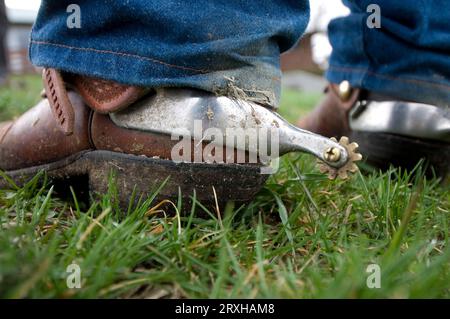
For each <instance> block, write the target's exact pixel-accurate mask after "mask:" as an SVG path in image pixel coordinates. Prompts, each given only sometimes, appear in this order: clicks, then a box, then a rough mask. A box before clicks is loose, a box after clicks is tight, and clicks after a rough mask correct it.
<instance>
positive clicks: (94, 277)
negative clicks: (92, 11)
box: [0, 76, 450, 298]
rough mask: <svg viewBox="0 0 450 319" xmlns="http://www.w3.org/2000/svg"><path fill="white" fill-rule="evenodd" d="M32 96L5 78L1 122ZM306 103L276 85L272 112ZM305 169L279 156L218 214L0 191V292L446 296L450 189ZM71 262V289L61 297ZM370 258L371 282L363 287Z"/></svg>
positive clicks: (30, 190) (290, 114)
mask: <svg viewBox="0 0 450 319" xmlns="http://www.w3.org/2000/svg"><path fill="white" fill-rule="evenodd" d="M39 91H40V83H39V80H38V78H37V77H34V76H29V77H24V78H20V79H19V78H13V80H12V81H11V84H10V85H9V87H7V88H3V89H1V88H0V119H1V120H5V119H9V118H12V117H14V116H17V115H19V114H20V113H21V112H22V111H23V110H25V109H26V108H27V107H28V106H29V105H30V104H31V103H32V102H34V101H36V100H37V99H38V98H39ZM318 98H319V96H318V95H313V94H304V93H298V92H295V91H285V92H284V95H283V103H282V104H283V105H282V107H281V113H282V114H283V115H284V116H286V117H287V118H288V119H290V120H291V121H294V120H295V119H296V118H297V116H298V115H299V114H304V113H305V112H307V110H308V109H310V108H311V107H312V106H313V105H314V104H315V103H316V101H317V100H318ZM288 106H289V107H288ZM314 162H315V161H314V160H313V158H312V157H310V156H307V155H299V154H294V155H289V156H285V157H283V158H282V165H281V169H280V171H279V172H278V173H277V174H276V175H274V176H272V177H271V178H270V180H269V182H268V183H267V185H266V187H265V188H264V189H263V190H262V191H261V192H260V194H259V195H258V197H257V198H256V199H255V200H254V202H252V203H251V204H249V205H247V206H245V207H233V206H231V205H230V206H229V207H228V208H227V209H225V210H224V211H221V212H220V217H219V214H218V213H217V212H216V211H206V210H205V209H204V208H203V207H202V206H201V204H200V203H197V202H196V201H195V200H194V205H193V207H192V208H191V209H190V211H191V213H190V214H187V215H180V214H178V213H176V211H175V210H174V211H167V212H161V211H159V209H158V205H157V204H158V203H156V202H154V201H152V198H149V199H148V200H147V201H145V202H141V203H140V204H139V205H138V207H130V208H129V210H128V211H127V212H122V211H120V209H119V208H117V207H116V206H115V205H113V204H111V203H114V200H112V199H113V198H114V197H115V194H116V190H115V187H114V185H113V183H111V187H110V191H109V193H108V194H105V195H104V196H103V198H102V199H101V200H99V201H97V202H95V203H93V204H92V206H87V205H84V204H83V203H79V202H78V201H77V200H76V196H75V195H74V196H73V197H72V199H68V200H65V201H63V200H62V199H60V198H58V196H57V194H56V193H55V189H53V188H52V186H51V185H48V184H47V185H44V186H41V185H39V184H38V183H37V179H38V177H39V176H37V177H36V178H35V179H34V180H32V181H30V182H29V183H28V184H27V185H26V186H25V187H23V188H20V189H19V188H16V187H14V185H11V187H10V188H9V189H3V190H0V297H9V298H15V297H19V298H20V297H28V298H47V297H59V298H93V297H106V298H109V297H137V298H168V297H175V298H177V297H190V298H210V297H225V298H230V297H231V298H254V297H262V298H266V297H273V298H328V297H329V298H372V297H375V298H417V297H425V298H431V297H438V298H449V297H450V247H449V226H450V194H449V186H448V185H447V186H443V185H440V184H439V183H438V181H435V180H425V179H423V178H421V177H420V176H421V175H420V173H419V174H416V175H415V177H413V176H411V175H410V174H408V173H405V172H402V171H398V170H394V169H392V170H390V171H388V172H377V171H373V170H372V171H369V170H367V169H364V170H363V172H362V173H359V174H357V175H355V176H353V177H352V179H351V180H348V181H328V180H327V179H326V178H325V177H324V176H322V175H320V174H318V170H317V169H316V168H315V164H314ZM419 170H420V168H419ZM74 187H76V185H74ZM75 193H76V192H74V194H75ZM174 204H175V205H177V206H178V207H179V206H180V205H181V204H182V203H174ZM200 212H201V214H200ZM124 213H125V217H123V218H121V217H120V216H124ZM205 216H206V217H205ZM208 216H209V217H208ZM75 264H76V265H78V266H79V267H80V268H79V269H80V270H81V274H80V278H81V288H80V289H69V288H68V286H67V278H68V276H69V279H70V278H72V279H73V278H74V277H70V276H71V275H72V274H73V273H74V270H73V269H75V268H76V266H75ZM372 264H376V265H378V266H379V267H380V268H379V269H380V270H381V274H380V279H381V280H380V288H369V287H368V285H367V280H368V277H369V276H370V277H369V283H374V282H376V280H375V281H373V278H374V277H373V275H376V273H375V274H372V272H371V271H372V269H375V270H377V269H378V268H377V267H378V266H371V267H369V265H372ZM74 266H75V268H73V267H74ZM368 267H369V269H368ZM374 267H375V268H374ZM367 270H369V272H367ZM371 275H372V276H371ZM69 281H70V280H69ZM71 282H73V281H71Z"/></svg>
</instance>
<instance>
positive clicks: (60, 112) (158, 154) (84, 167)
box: [0, 69, 267, 205]
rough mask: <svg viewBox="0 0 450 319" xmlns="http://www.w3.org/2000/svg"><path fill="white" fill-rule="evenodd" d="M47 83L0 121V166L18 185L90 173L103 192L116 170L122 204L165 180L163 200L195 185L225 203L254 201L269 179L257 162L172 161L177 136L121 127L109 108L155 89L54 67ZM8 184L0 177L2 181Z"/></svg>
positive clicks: (93, 186) (202, 194)
mask: <svg viewBox="0 0 450 319" xmlns="http://www.w3.org/2000/svg"><path fill="white" fill-rule="evenodd" d="M43 81H44V87H45V91H44V92H43V95H42V97H43V99H42V101H41V102H39V103H38V104H37V105H36V106H34V107H33V108H31V109H30V110H29V111H28V112H26V113H25V114H23V115H22V116H21V117H19V118H18V119H16V120H15V121H11V122H7V123H1V124H0V169H1V170H3V171H5V172H6V175H8V176H9V177H10V178H11V179H12V180H13V181H14V182H15V183H17V184H22V183H24V182H26V181H27V180H29V179H30V178H32V177H33V176H35V174H37V173H38V172H40V171H45V172H46V174H47V176H48V177H50V178H51V179H53V180H69V181H70V180H71V179H72V178H74V177H86V179H85V180H88V181H89V186H90V190H91V191H92V192H96V193H104V192H106V190H107V187H108V180H109V178H110V176H111V174H112V175H113V176H114V178H115V180H116V182H117V184H118V190H119V199H120V201H121V203H122V204H124V205H126V204H127V203H128V201H129V199H130V196H131V194H132V193H133V192H135V193H136V194H137V195H140V194H147V193H148V192H150V191H155V190H156V189H158V188H159V187H160V186H161V185H162V184H164V183H165V186H164V187H163V188H162V189H161V190H160V192H159V198H161V199H163V198H164V199H167V198H168V199H175V200H176V198H177V197H178V194H179V193H180V192H181V194H182V196H183V197H184V198H186V199H190V198H191V196H192V195H193V193H194V190H195V191H196V196H197V199H198V200H200V201H201V202H203V203H205V204H208V203H212V204H215V203H214V202H215V199H216V198H217V199H218V201H219V204H220V205H222V204H224V203H225V202H226V201H228V200H233V201H235V202H246V201H249V200H251V199H252V198H253V196H254V195H255V194H256V192H257V191H258V190H259V189H260V188H261V186H262V185H263V184H264V182H265V180H266V178H267V175H261V174H260V171H259V166H258V165H238V164H227V163H224V164H219V163H208V164H206V163H202V160H200V162H192V163H183V162H174V161H172V158H171V154H172V153H171V151H172V149H173V147H174V146H175V145H176V143H178V141H176V140H172V139H171V136H170V135H164V134H159V133H155V132H150V131H143V130H139V129H130V128H126V127H121V126H118V125H116V124H115V123H114V122H113V121H112V119H111V116H110V114H113V113H115V112H116V113H117V112H119V111H121V110H122V111H123V110H128V109H130V108H132V107H133V105H135V104H136V103H138V102H139V101H142V100H143V99H146V98H148V97H149V96H151V95H152V94H153V93H154V92H152V91H150V90H148V89H145V88H140V87H133V86H125V85H120V84H117V83H113V82H110V81H104V80H100V79H94V78H88V77H83V76H77V75H71V74H61V73H60V72H58V71H57V70H54V69H46V70H44V71H43ZM161 121H164V119H161ZM199 143H200V144H201V142H198V141H192V147H193V148H194V145H198V144H199ZM235 155H236V154H235ZM236 156H237V155H236ZM77 180H80V179H77ZM7 184H8V182H7V181H6V180H5V179H0V187H7V186H8V185H7Z"/></svg>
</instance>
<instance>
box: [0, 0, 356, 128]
mask: <svg viewBox="0 0 450 319" xmlns="http://www.w3.org/2000/svg"><path fill="white" fill-rule="evenodd" d="M310 2H311V21H310V24H309V26H308V29H307V32H306V34H305V35H304V37H303V39H302V40H301V41H300V42H299V43H298V45H297V46H296V47H295V48H293V49H292V50H290V51H289V52H287V53H285V54H283V55H282V57H281V65H282V70H283V97H282V103H281V106H282V108H281V109H282V112H281V113H282V114H283V113H284V114H283V115H284V116H285V117H287V118H288V119H289V120H291V121H295V119H294V117H298V116H300V115H302V114H303V113H306V112H307V111H309V110H310V109H311V108H312V106H313V105H314V104H315V103H316V102H317V100H318V99H319V98H320V96H321V94H322V91H323V89H324V87H325V86H326V80H325V79H324V78H323V71H324V70H325V69H326V68H327V66H328V58H329V56H330V54H331V50H332V49H331V46H330V44H329V42H328V37H327V26H328V24H329V22H330V21H331V20H332V19H334V18H336V17H339V16H343V15H346V14H348V9H347V8H346V7H345V6H344V5H343V4H342V2H341V0H312V1H310ZM40 3H41V1H40V0H0V120H5V119H8V118H11V117H14V116H17V115H19V114H20V113H21V112H23V111H24V110H26V109H27V108H28V107H29V106H30V105H31V104H33V103H34V102H35V100H36V98H35V96H36V92H35V91H38V92H39V91H40V89H41V83H40V80H39V71H40V70H39V69H37V68H35V67H33V66H32V65H31V63H30V62H29V59H28V42H29V38H30V32H31V27H32V25H33V22H34V20H35V19H36V16H37V12H38V9H39V6H40ZM283 105H289V107H283ZM295 106H298V107H295Z"/></svg>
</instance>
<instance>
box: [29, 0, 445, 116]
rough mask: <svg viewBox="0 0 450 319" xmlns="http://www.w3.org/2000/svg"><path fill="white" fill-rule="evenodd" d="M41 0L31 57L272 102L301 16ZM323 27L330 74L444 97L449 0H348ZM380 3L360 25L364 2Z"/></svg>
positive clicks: (239, 0)
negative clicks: (374, 21) (73, 8)
mask: <svg viewBox="0 0 450 319" xmlns="http://www.w3.org/2000/svg"><path fill="white" fill-rule="evenodd" d="M71 3H73V1H72V0H68V1H66V0H58V1H50V0H43V1H42V6H41V9H40V12H39V16H38V19H37V21H36V23H35V25H34V27H33V32H32V38H31V46H30V56H31V60H32V62H33V63H34V64H36V65H39V66H46V67H54V68H58V69H61V70H64V71H68V72H73V73H79V74H84V75H90V76H96V77H101V78H105V79H110V80H115V81H117V82H121V83H125V84H134V85H141V86H149V87H163V86H165V87H193V88H199V89H203V90H207V91H210V92H214V93H216V94H220V95H228V96H238V97H244V98H247V99H250V100H253V101H256V102H259V103H262V104H265V105H269V106H272V107H276V106H277V105H278V102H279V97H280V78H281V72H280V67H279V58H280V53H282V52H284V51H286V50H288V49H289V48H291V47H292V46H294V45H295V44H296V42H297V41H298V39H299V38H300V37H301V35H302V34H303V33H304V31H305V28H306V25H307V23H308V20H309V4H308V1H307V0H291V1H290V0H277V1H275V0H260V1H258V2H254V1H247V0H196V1H189V2H188V1H175V0H164V1H163V0H152V1H150V0H132V1H125V0H116V1H93V0H89V1H88V0H79V1H77V4H78V5H79V7H80V9H81V19H80V22H81V25H80V26H81V28H76V27H75V28H69V27H68V25H67V19H68V18H69V19H70V18H71V14H72V13H67V12H66V10H67V7H68V6H69V4H71ZM346 3H347V5H349V6H350V8H351V10H352V13H351V15H350V16H348V17H345V18H341V19H337V20H336V21H333V23H332V24H331V25H330V37H331V42H332V44H333V47H334V51H333V55H332V58H331V66H330V69H329V71H328V73H327V76H328V79H329V80H330V81H332V82H340V81H342V80H349V81H350V82H351V84H353V85H354V86H356V87H361V88H366V89H369V90H374V91H377V92H379V93H385V94H389V95H393V96H398V97H399V98H406V99H419V100H420V101H423V102H430V103H435V104H445V105H448V104H449V100H450V99H449V98H450V90H449V88H450V59H449V58H448V56H449V54H450V24H448V23H447V21H446V19H447V17H446V14H447V13H448V12H450V2H449V1H448V0H414V1H413V0H410V1H392V0H379V1H375V0H361V1H357V0H352V1H350V0H348V1H346ZM370 3H377V4H379V5H380V6H381V13H382V19H381V23H382V28H381V29H369V28H368V27H367V26H366V19H367V17H368V16H369V13H367V12H366V7H367V5H368V4H370Z"/></svg>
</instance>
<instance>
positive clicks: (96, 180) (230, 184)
mask: <svg viewBox="0 0 450 319" xmlns="http://www.w3.org/2000/svg"><path fill="white" fill-rule="evenodd" d="M83 160H84V164H83V165H86V167H87V171H88V174H89V186H90V191H91V192H92V193H97V194H105V193H106V192H107V190H108V185H109V178H110V176H111V174H113V176H114V182H115V183H116V185H117V190H118V197H119V198H118V199H119V202H120V205H121V206H123V207H128V205H129V203H130V198H131V196H132V194H133V192H134V193H135V195H136V196H135V200H137V199H138V198H139V197H140V196H141V195H143V196H144V197H146V196H148V195H150V194H152V192H154V191H156V190H157V189H158V188H159V187H160V186H161V185H162V184H163V183H165V185H164V187H163V188H162V189H161V190H160V192H159V194H158V195H157V197H156V200H164V199H169V200H172V201H174V202H175V203H176V201H177V199H178V196H179V193H180V192H181V195H182V198H183V202H185V201H188V202H190V201H191V196H192V195H193V193H194V190H195V192H196V198H197V200H198V201H200V202H201V203H202V204H204V205H205V206H210V207H215V200H214V195H213V193H214V191H213V188H214V190H215V191H216V194H217V200H218V203H219V206H221V207H224V206H225V204H226V203H227V202H228V201H229V200H231V199H233V201H234V202H236V203H246V202H249V201H251V200H252V199H253V198H254V196H255V195H256V193H257V192H258V191H259V190H260V189H261V187H262V186H263V185H264V183H265V182H266V180H267V177H268V175H262V174H261V173H260V167H259V166H252V165H245V166H244V165H238V164H205V163H175V162H173V161H170V160H162V159H154V158H147V157H143V156H134V155H128V154H121V153H115V152H109V151H94V152H90V153H88V154H86V155H85V158H84V159H83ZM183 204H184V203H183Z"/></svg>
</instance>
